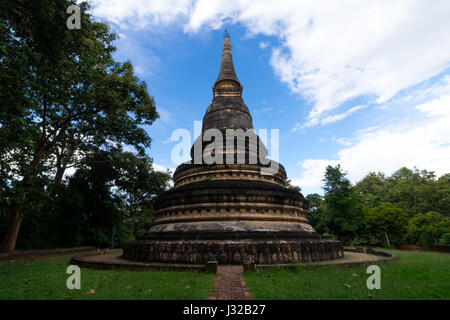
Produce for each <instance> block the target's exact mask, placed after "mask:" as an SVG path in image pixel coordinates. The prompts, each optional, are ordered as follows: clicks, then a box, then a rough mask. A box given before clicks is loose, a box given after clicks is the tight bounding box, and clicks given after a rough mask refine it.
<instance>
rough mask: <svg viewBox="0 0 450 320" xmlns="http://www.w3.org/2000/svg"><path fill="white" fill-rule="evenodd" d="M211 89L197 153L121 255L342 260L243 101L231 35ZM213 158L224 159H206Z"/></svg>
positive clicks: (194, 260)
mask: <svg viewBox="0 0 450 320" xmlns="http://www.w3.org/2000/svg"><path fill="white" fill-rule="evenodd" d="M212 89H213V100H212V103H211V105H210V106H209V107H208V108H207V110H206V114H205V116H204V118H203V126H202V135H201V136H200V137H199V138H197V140H196V141H195V142H194V145H193V147H192V149H191V157H192V161H189V162H187V163H183V164H181V165H180V166H178V168H177V169H176V171H175V173H174V176H173V179H174V188H173V189H171V190H169V191H167V192H165V193H163V194H162V195H160V196H159V197H158V198H157V200H156V202H155V210H156V212H155V220H154V223H153V224H152V226H151V227H150V230H149V231H148V233H147V234H146V235H145V236H143V237H141V238H138V239H136V240H134V241H132V242H129V243H126V244H125V246H124V251H123V255H122V258H124V259H127V260H133V261H146V262H164V263H188V264H205V263H207V262H209V261H217V263H219V264H243V263H248V262H250V263H256V264H285V263H295V262H306V261H320V260H331V259H338V258H341V257H343V255H344V252H343V245H342V243H341V242H339V241H336V240H330V239H325V238H323V237H321V236H320V235H319V234H318V233H317V232H316V231H315V230H314V229H313V228H312V227H311V226H310V225H309V224H308V221H307V217H306V209H307V202H306V200H305V198H304V197H303V195H302V194H301V193H300V192H298V191H296V190H293V189H290V188H287V187H286V171H285V169H284V167H283V166H282V165H281V164H279V163H277V162H275V161H273V160H269V159H268V158H267V149H266V147H265V146H264V144H263V143H262V141H261V140H260V139H259V138H258V136H257V135H256V134H255V133H254V130H253V122H252V116H251V115H250V111H249V109H248V108H247V106H246V105H245V103H244V100H243V99H242V90H243V87H242V85H241V83H240V82H239V80H238V78H237V76H236V72H235V70H234V66H233V60H232V55H231V44H230V39H229V36H228V35H227V34H226V36H225V38H224V41H223V47H222V60H221V65H220V72H219V76H218V78H217V80H216V82H215V83H214V85H213V88H212ZM211 132H212V133H213V135H214V134H216V136H215V140H214V142H216V144H215V145H214V146H215V147H214V148H212V147H211V144H212V142H210V141H207V140H208V139H205V138H208V137H207V136H208V135H209V136H211ZM237 132H246V137H245V139H244V140H245V143H244V144H242V143H241V144H239V143H237V146H236V145H234V146H233V147H232V148H229V147H227V144H226V142H227V141H232V142H235V143H236V140H237V139H238V137H239V135H238V134H236V133H237ZM218 133H219V134H220V138H217V134H218ZM209 138H210V140H211V141H212V138H211V137H209ZM217 142H222V143H220V144H217ZM208 153H209V155H210V156H212V157H214V158H215V159H216V160H217V159H219V160H223V161H215V162H214V163H211V162H210V161H204V159H203V157H204V156H205V154H208ZM202 156H203V157H202ZM255 158H256V161H255ZM227 160H228V161H227ZM229 160H231V161H229ZM274 168H275V169H274Z"/></svg>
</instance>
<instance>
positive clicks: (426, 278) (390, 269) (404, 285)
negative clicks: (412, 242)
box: [245, 249, 450, 300]
mask: <svg viewBox="0 0 450 320" xmlns="http://www.w3.org/2000/svg"><path fill="white" fill-rule="evenodd" d="M383 251H387V252H393V253H395V254H397V255H398V257H399V259H398V260H394V261H391V262H385V263H379V264H378V265H379V266H380V269H381V289H380V290H376V289H375V290H369V289H367V286H366V281H367V278H368V277H369V276H370V275H369V274H367V273H366V269H367V265H366V266H360V267H321V268H301V267H300V268H297V269H296V270H292V271H291V270H286V269H265V270H264V269H262V270H260V271H259V272H250V273H247V274H245V282H246V283H247V286H248V288H249V289H250V292H251V293H252V295H253V297H254V298H255V299H280V300H288V299H401V300H403V299H450V254H445V253H434V252H418V251H416V252H414V251H398V250H385V249H383ZM374 264H377V263H374Z"/></svg>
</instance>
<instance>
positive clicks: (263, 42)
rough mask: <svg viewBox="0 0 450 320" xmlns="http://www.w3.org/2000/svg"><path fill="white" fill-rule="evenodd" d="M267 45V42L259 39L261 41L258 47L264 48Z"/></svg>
mask: <svg viewBox="0 0 450 320" xmlns="http://www.w3.org/2000/svg"><path fill="white" fill-rule="evenodd" d="M268 46H269V43H268V42H267V41H261V42H260V43H259V47H260V48H261V49H262V50H264V49H266V48H267V47H268Z"/></svg>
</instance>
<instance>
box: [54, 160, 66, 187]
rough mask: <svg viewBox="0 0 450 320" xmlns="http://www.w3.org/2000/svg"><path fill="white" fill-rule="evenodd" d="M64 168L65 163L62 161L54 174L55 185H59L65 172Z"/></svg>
mask: <svg viewBox="0 0 450 320" xmlns="http://www.w3.org/2000/svg"><path fill="white" fill-rule="evenodd" d="M66 168H67V163H66V161H64V160H62V161H61V163H59V164H58V165H57V166H56V174H55V182H56V183H61V181H62V179H63V177H64V172H66Z"/></svg>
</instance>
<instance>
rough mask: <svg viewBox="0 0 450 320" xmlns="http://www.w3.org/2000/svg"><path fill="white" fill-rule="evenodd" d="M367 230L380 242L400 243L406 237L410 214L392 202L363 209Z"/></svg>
mask: <svg viewBox="0 0 450 320" xmlns="http://www.w3.org/2000/svg"><path fill="white" fill-rule="evenodd" d="M363 212H364V218H365V221H366V223H367V231H368V232H369V233H370V234H371V235H372V236H373V237H375V238H376V239H377V240H378V243H383V242H385V241H386V242H387V243H388V244H391V243H392V244H400V243H402V242H403V240H404V238H405V234H406V231H407V227H408V220H409V217H408V214H407V213H406V212H405V211H404V210H403V209H400V208H397V207H396V206H394V205H392V204H391V203H385V204H382V205H380V206H378V207H376V208H366V210H363Z"/></svg>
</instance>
